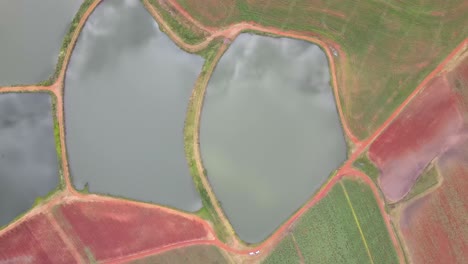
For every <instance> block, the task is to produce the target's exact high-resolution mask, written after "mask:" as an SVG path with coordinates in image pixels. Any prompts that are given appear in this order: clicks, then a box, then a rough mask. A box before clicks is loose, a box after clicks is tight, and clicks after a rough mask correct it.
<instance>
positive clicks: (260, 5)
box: [176, 0, 468, 139]
mask: <svg viewBox="0 0 468 264" xmlns="http://www.w3.org/2000/svg"><path fill="white" fill-rule="evenodd" d="M176 1H177V2H178V3H179V4H180V5H181V6H183V7H184V8H185V9H186V10H187V11H188V12H189V13H190V14H191V15H192V16H193V17H194V18H195V19H197V20H198V21H200V22H202V23H203V24H205V25H209V26H226V25H229V24H232V23H236V22H240V21H249V22H255V23H259V24H261V25H265V26H273V27H276V28H278V29H282V30H290V31H298V32H302V33H303V34H304V35H308V36H318V37H320V38H323V39H326V40H330V41H332V42H334V43H337V44H338V45H339V46H340V47H341V49H342V50H343V51H344V53H345V54H339V55H338V57H336V58H335V61H336V64H337V71H338V72H337V78H338V89H339V96H340V100H341V102H342V105H343V111H344V113H345V118H346V122H347V123H348V125H349V126H350V128H351V129H352V131H353V133H354V134H355V135H356V136H357V137H358V138H361V139H363V138H366V137H367V136H369V135H370V134H371V133H372V132H373V131H375V129H376V128H377V127H379V126H380V125H381V124H382V123H383V122H384V121H385V120H386V119H387V118H388V117H389V115H390V114H391V113H392V112H393V111H394V110H395V109H396V107H397V106H398V105H400V104H401V103H402V102H403V101H404V99H405V98H407V97H408V95H409V94H410V93H411V92H412V91H413V90H414V89H415V88H416V87H417V85H418V84H419V83H420V82H421V81H422V80H423V79H424V77H425V76H426V75H427V74H428V73H429V72H431V71H432V70H433V69H435V68H436V66H437V65H438V64H439V63H440V62H441V61H442V60H443V59H444V58H445V57H446V56H447V55H448V54H449V53H450V52H451V51H452V50H453V49H454V48H455V47H456V46H457V45H458V44H459V43H460V42H461V41H462V40H463V39H464V38H465V37H466V36H467V35H468V27H467V26H466V25H467V24H468V16H466V13H467V12H468V5H466V4H464V3H465V1H463V0H447V1H440V0H426V1H422V0H419V1H396V0H391V1H344V0H330V1H325V0H295V1H280V0H249V1H247V0H237V1H235V0H230V1H222V0H210V1H195V0H176ZM343 55H346V56H345V58H343Z"/></svg>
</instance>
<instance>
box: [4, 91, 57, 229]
mask: <svg viewBox="0 0 468 264" xmlns="http://www.w3.org/2000/svg"><path fill="white" fill-rule="evenodd" d="M58 182H59V177H58V161H57V153H56V151H55V139H54V129H53V118H52V106H51V98H50V95H48V94H45V93H35V94H27V93H24V94H14V93H11V94H10V93H9V94H0V226H2V225H6V224H7V223H9V222H10V221H12V220H13V219H14V218H15V217H16V216H18V215H19V214H21V213H23V212H25V211H26V210H27V209H29V208H31V206H32V205H33V204H34V200H35V199H36V197H38V196H44V195H46V194H47V193H48V192H50V191H51V190H53V189H54V188H55V187H56V186H57V184H58Z"/></svg>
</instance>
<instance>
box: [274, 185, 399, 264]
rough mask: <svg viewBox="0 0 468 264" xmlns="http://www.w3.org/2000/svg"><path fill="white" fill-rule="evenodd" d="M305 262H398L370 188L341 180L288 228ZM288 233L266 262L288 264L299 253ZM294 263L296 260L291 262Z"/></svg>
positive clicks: (296, 257)
mask: <svg viewBox="0 0 468 264" xmlns="http://www.w3.org/2000/svg"><path fill="white" fill-rule="evenodd" d="M291 235H293V236H294V238H295V240H296V241H297V243H298V247H299V249H300V252H301V253H302V255H303V257H304V260H305V263H397V262H398V258H397V255H396V252H395V249H394V247H393V244H392V241H391V240H390V236H389V234H388V232H387V227H386V225H385V223H384V220H383V218H382V215H381V213H380V210H379V207H378V205H377V201H376V200H375V197H374V194H373V192H372V190H371V189H370V188H369V187H368V186H367V185H366V184H364V183H362V182H359V181H354V180H350V179H344V180H341V181H340V182H339V183H337V184H336V185H335V186H334V187H333V189H331V191H330V192H329V193H328V195H327V196H326V197H324V198H323V199H322V200H321V201H320V202H318V204H317V205H315V206H314V207H312V208H311V209H310V210H309V211H308V212H307V213H305V214H304V215H303V216H302V217H301V219H299V220H298V222H297V223H296V224H295V226H294V228H293V229H292V230H291ZM291 235H288V236H287V237H286V238H285V240H284V241H282V242H281V243H280V244H279V245H278V247H277V248H276V249H275V250H274V251H273V253H272V254H271V255H270V256H269V257H268V258H267V259H266V263H288V262H284V261H285V260H287V259H291V260H294V259H298V252H297V250H296V249H295V247H294V244H293V241H292V239H291V238H290V236H291ZM291 263H296V262H294V261H293V262H291Z"/></svg>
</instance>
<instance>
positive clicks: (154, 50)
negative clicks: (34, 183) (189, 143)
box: [65, 0, 203, 211]
mask: <svg viewBox="0 0 468 264" xmlns="http://www.w3.org/2000/svg"><path fill="white" fill-rule="evenodd" d="M202 65H203V59H202V58H201V57H200V56H197V55H192V54H188V53H185V52H184V51H182V50H180V49H179V48H178V47H177V46H176V45H175V44H174V43H173V42H172V41H171V40H170V39H169V38H168V37H167V36H166V35H165V34H164V33H162V32H161V31H160V30H159V27H158V25H157V23H156V22H155V21H154V20H153V18H152V17H151V15H150V14H149V13H148V12H147V11H146V9H145V8H144V7H143V5H142V4H141V3H140V1H139V0H127V1H110V0H106V1H104V2H103V3H102V4H100V5H99V6H98V7H97V8H96V10H95V11H94V12H93V14H92V15H91V16H90V18H89V20H88V21H87V23H86V25H85V27H84V29H83V32H82V33H81V35H80V36H79V39H78V42H77V45H76V48H75V50H74V52H73V55H72V57H71V63H70V65H69V68H68V69H67V74H66V80H65V126H66V142H67V149H68V157H69V163H70V170H71V175H72V179H73V183H74V185H75V187H76V188H77V189H83V188H84V187H85V186H86V185H88V187H89V191H91V192H95V193H101V194H110V195H113V196H122V197H126V198H130V199H135V200H142V201H147V202H155V203H159V204H163V205H168V206H172V207H176V208H179V209H182V210H186V211H196V210H198V209H200V208H201V200H200V198H199V195H198V193H197V192H196V190H195V188H194V184H193V181H192V177H191V175H190V173H189V169H188V165H187V161H186V159H185V152H184V135H183V130H184V121H185V113H186V110H187V105H188V101H189V98H190V95H191V91H192V89H193V87H194V84H195V80H196V79H197V77H198V75H199V73H200V71H201V67H202Z"/></svg>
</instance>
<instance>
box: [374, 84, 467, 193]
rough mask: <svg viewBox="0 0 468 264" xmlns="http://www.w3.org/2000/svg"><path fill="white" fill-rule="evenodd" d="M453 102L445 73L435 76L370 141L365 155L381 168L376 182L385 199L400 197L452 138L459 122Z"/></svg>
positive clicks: (455, 100) (453, 98)
mask: <svg viewBox="0 0 468 264" xmlns="http://www.w3.org/2000/svg"><path fill="white" fill-rule="evenodd" d="M457 103H458V100H457V96H456V95H455V94H454V93H453V92H452V90H451V87H450V84H449V82H448V81H447V79H446V78H445V76H438V77H435V78H434V79H432V80H431V81H430V82H429V83H428V84H427V87H426V88H425V89H424V90H423V91H422V92H421V94H419V95H418V96H417V97H416V98H414V100H413V101H412V102H411V103H410V104H409V105H408V106H407V107H406V108H405V109H404V110H403V112H402V113H401V114H400V115H399V116H398V117H397V118H396V119H395V120H394V121H393V122H392V123H391V124H390V125H389V126H388V127H387V129H386V130H385V131H384V132H383V133H382V134H381V135H380V136H379V137H378V138H377V139H376V140H375V141H374V142H373V143H372V145H371V146H370V149H369V157H370V159H371V160H372V161H373V162H375V163H376V165H377V166H378V167H379V168H380V170H381V175H380V177H379V185H380V187H381V189H382V191H383V193H384V195H385V197H386V198H387V199H388V200H390V201H398V200H400V199H401V198H403V197H404V196H405V195H406V194H407V193H408V192H409V191H410V189H411V187H412V186H413V185H414V183H415V182H416V180H417V178H418V176H419V175H420V174H421V173H422V171H423V170H424V168H425V167H426V166H427V165H428V164H429V162H430V161H431V160H433V159H434V158H435V157H437V156H438V155H439V154H440V153H442V152H443V151H445V150H446V149H447V148H448V147H449V145H450V144H451V143H453V141H455V139H456V137H457V134H458V133H459V131H460V129H461V128H462V124H463V120H462V119H461V115H460V111H459V109H458V104H457Z"/></svg>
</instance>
